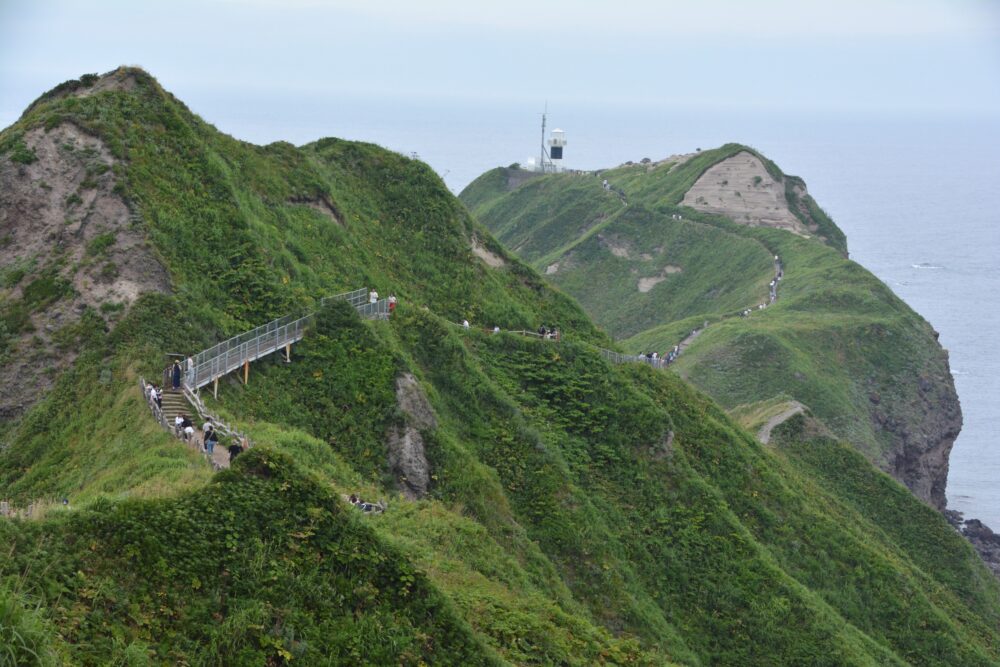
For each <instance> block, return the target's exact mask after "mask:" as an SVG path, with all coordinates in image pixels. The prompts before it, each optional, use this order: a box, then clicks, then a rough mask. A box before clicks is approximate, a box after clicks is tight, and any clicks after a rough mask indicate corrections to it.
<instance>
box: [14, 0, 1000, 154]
mask: <svg viewBox="0 0 1000 667" xmlns="http://www.w3.org/2000/svg"><path fill="white" fill-rule="evenodd" d="M120 64H130V65H139V66H141V67H144V68H145V69H147V70H148V71H149V72H151V73H152V74H153V75H154V76H156V77H157V78H158V79H159V80H160V82H161V83H162V84H163V85H164V86H165V87H166V88H167V89H168V90H170V91H171V92H173V93H174V94H176V95H177V96H178V97H179V98H181V99H182V100H184V101H185V102H187V103H188V104H189V106H191V108H192V109H194V110H195V111H196V112H198V113H200V114H201V115H203V116H204V117H205V118H206V120H208V121H210V122H212V123H214V124H215V125H217V126H218V127H219V128H220V129H222V130H224V131H227V132H230V133H232V134H235V135H236V136H238V137H240V138H243V139H247V140H251V141H256V142H266V141H272V140H275V139H279V138H284V139H288V140H291V141H293V142H296V143H303V142H305V141H308V140H311V139H315V138H318V137H320V136H324V135H331V134H332V135H336V136H347V137H349V138H365V139H368V140H372V141H377V142H379V143H383V144H384V145H390V146H401V145H407V141H408V140H409V138H410V135H406V134H405V133H406V132H407V131H408V130H413V131H414V132H416V130H414V129H413V127H408V125H410V126H414V127H415V124H416V123H418V122H419V123H421V124H422V129H426V125H427V124H428V123H429V122H438V123H442V124H444V125H445V126H446V127H447V125H448V124H449V123H453V122H454V123H455V124H456V125H457V124H459V123H460V122H467V121H460V119H459V118H458V116H459V114H465V115H468V113H467V112H465V111H463V110H464V109H468V108H471V107H474V106H475V105H480V107H483V105H486V106H488V107H489V108H491V109H494V110H495V109H497V108H502V109H505V110H507V109H512V110H518V111H516V112H518V113H519V112H520V111H519V110H530V114H533V116H532V117H534V116H537V112H538V111H540V110H541V107H542V105H543V104H545V103H546V102H548V104H549V105H550V108H555V109H559V110H562V111H563V112H570V111H573V113H575V114H576V117H577V118H579V117H580V114H581V113H582V111H583V110H598V109H600V110H610V111H607V113H618V114H624V113H628V112H629V111H633V110H643V111H644V112H646V113H647V115H648V114H649V113H650V112H654V113H655V112H656V111H657V110H660V109H662V110H665V111H669V112H671V113H677V112H679V111H681V110H686V111H688V112H691V113H699V112H701V111H705V112H710V113H723V114H725V113H728V114H729V115H730V119H736V118H737V117H738V116H739V115H740V114H748V113H757V114H761V113H770V112H779V113H785V114H789V113H791V114H796V113H797V114H799V115H807V114H814V115H815V114H826V115H827V116H830V115H833V116H838V117H845V118H846V117H852V116H868V117H872V116H881V117H883V118H886V117H888V118H896V117H900V118H901V117H904V116H907V117H921V116H925V117H938V118H953V119H954V118H957V119H962V118H975V117H992V118H1000V2H998V1H995V0H835V1H831V2H823V3H820V2H815V1H812V0H753V1H750V0H701V1H698V2H694V1H692V0H683V1H674V0H671V1H667V0H649V1H642V0H617V1H614V2H596V1H594V0H572V1H571V0H504V2H478V1H475V0H419V1H414V0H356V1H354V2H347V1H345V0H215V1H209V0H206V1H203V2H191V1H187V0H175V1H172V2H159V1H154V0H142V1H141V2H140V1H139V0H127V1H100V0H91V1H88V2H78V1H69V0H65V1H58V0H52V1H50V0H0V127H5V126H7V125H9V124H10V123H11V122H13V121H14V120H15V119H16V118H17V117H18V115H20V113H21V111H23V109H24V108H25V107H26V106H27V105H28V104H29V103H30V102H31V101H32V100H33V99H35V98H36V97H37V96H38V95H40V94H41V93H42V92H44V91H46V90H48V89H50V88H52V87H53V86H55V85H56V84H58V83H60V82H61V81H64V80H66V79H70V78H77V77H79V76H80V75H81V74H84V73H88V72H105V71H108V70H111V69H113V68H115V67H117V66H118V65H120ZM623 110H626V111H623ZM352 114H353V115H352ZM449 114H450V115H449ZM567 115H569V114H567ZM494 116H499V117H500V118H501V119H502V118H503V115H502V114H494ZM518 122H521V121H520V120H518ZM556 122H568V121H561V120H559V119H558V118H557V119H556ZM622 122H629V121H628V118H627V117H625V116H623V121H622ZM488 124H489V125H490V126H489V127H483V128H482V129H481V131H482V132H483V133H484V134H485V133H489V132H490V131H491V129H492V130H498V128H496V127H495V125H496V122H495V120H490V121H489V123H488ZM534 124H535V121H530V124H529V123H527V122H525V123H524V126H525V127H528V126H534ZM583 125H584V121H582V120H581V121H580V122H579V123H578V124H577V125H576V127H575V128H574V129H575V130H576V131H577V132H578V133H579V132H580V131H581V130H584V129H586V128H585V127H583ZM457 134H458V133H456V136H457ZM526 134H527V133H526ZM576 136H579V134H577V135H576ZM737 138H738V137H737ZM464 140H465V141H466V142H469V143H471V142H474V138H473V137H469V136H466V137H465V139H464ZM439 143H440V142H439V141H437V140H436V139H435V140H433V141H432V140H430V139H428V140H427V141H425V145H427V144H439ZM531 145H532V144H531V143H529V142H526V144H525V146H526V148H529V147H530V146H531ZM575 145H577V146H579V145H580V144H579V143H577V144H575ZM421 148H422V150H425V151H429V150H430V149H429V148H426V149H425V148H424V147H423V146H421ZM447 148H448V147H445V146H440V149H441V150H445V149H447ZM452 150H454V151H457V150H459V148H457V147H452ZM462 150H465V149H464V148H463V149H462ZM521 153H522V151H521V150H520V149H518V150H517V151H516V152H515V154H514V155H515V157H521ZM442 160H443V156H442V157H441V158H438V162H439V164H443V165H446V166H447V162H446V161H442ZM442 171H443V167H442Z"/></svg>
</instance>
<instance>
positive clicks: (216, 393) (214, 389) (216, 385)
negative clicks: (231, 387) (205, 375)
mask: <svg viewBox="0 0 1000 667" xmlns="http://www.w3.org/2000/svg"><path fill="white" fill-rule="evenodd" d="M212 398H214V399H216V400H218V399H219V378H218V376H216V378H215V380H213V381H212Z"/></svg>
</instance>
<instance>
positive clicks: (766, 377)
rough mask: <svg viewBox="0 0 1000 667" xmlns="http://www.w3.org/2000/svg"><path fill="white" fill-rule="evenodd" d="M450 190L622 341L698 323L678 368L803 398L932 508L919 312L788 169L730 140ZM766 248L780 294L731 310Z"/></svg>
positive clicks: (729, 401)
mask: <svg viewBox="0 0 1000 667" xmlns="http://www.w3.org/2000/svg"><path fill="white" fill-rule="evenodd" d="M605 179H606V180H607V181H608V182H609V184H610V186H611V190H610V191H607V190H605V189H604V188H603V187H602V182H603V180H605ZM461 199H462V200H463V201H464V202H465V203H466V204H467V205H469V207H470V209H471V210H472V211H473V212H474V213H475V215H476V216H477V217H478V218H479V219H480V220H481V221H482V222H483V223H484V224H485V225H486V226H487V227H488V228H489V229H490V230H491V231H493V232H494V233H495V234H496V235H497V237H498V238H499V239H500V240H501V241H502V242H503V243H504V244H506V245H507V246H508V247H509V248H511V249H512V250H513V251H514V252H516V253H518V254H519V255H520V256H521V257H522V258H523V259H525V260H526V261H528V262H530V263H532V264H533V265H534V266H535V268H536V269H538V270H539V271H542V272H544V273H545V274H546V277H547V278H548V279H549V280H551V281H552V282H553V283H555V284H556V285H558V286H560V287H561V288H562V289H564V290H565V291H566V292H567V293H568V294H570V295H572V296H574V297H576V298H577V299H578V300H579V301H580V304H581V305H582V306H583V307H584V308H585V309H586V310H587V311H588V312H589V313H590V314H591V316H592V317H594V320H595V321H596V322H597V323H598V324H600V325H601V326H602V327H604V328H605V329H606V330H608V331H610V332H611V333H612V334H614V336H615V337H616V338H618V339H619V340H620V341H621V344H622V345H623V347H625V348H626V349H628V350H630V351H633V352H647V351H652V350H656V351H659V352H663V351H664V350H668V349H670V348H671V347H672V346H674V345H675V344H677V343H678V342H679V341H681V340H682V339H683V338H684V337H685V336H686V335H687V334H688V333H690V332H691V331H692V330H694V329H696V328H701V327H703V325H704V324H705V323H706V322H707V323H709V326H708V328H707V329H706V330H705V332H704V333H703V334H702V335H700V336H698V337H697V338H696V339H694V340H693V341H692V343H691V346H690V347H689V348H688V349H687V350H686V351H685V353H684V354H683V355H682V356H681V358H680V360H679V361H678V363H677V366H676V368H677V369H678V372H679V373H680V374H681V375H682V376H683V377H685V378H687V379H689V380H691V381H692V382H693V383H694V384H695V385H696V386H698V387H699V388H701V389H703V390H705V391H707V392H708V393H709V394H710V395H711V396H712V397H713V398H715V399H716V400H717V401H719V403H720V404H722V405H723V407H725V408H727V409H729V410H737V411H742V412H753V408H752V406H753V405H755V404H758V403H761V402H767V401H773V400H776V399H781V400H797V401H799V402H801V403H804V404H805V405H807V406H808V407H809V408H810V409H811V410H812V412H813V414H814V415H815V416H816V417H818V418H820V419H822V420H823V422H824V423H825V424H826V425H827V426H828V427H829V428H830V429H831V430H832V432H833V433H835V434H836V435H837V436H839V437H840V438H842V439H844V440H846V441H848V442H850V443H851V444H853V445H854V446H855V447H857V448H858V449H859V450H860V451H862V452H863V453H864V454H865V455H866V456H868V457H869V459H871V460H872V461H874V462H875V463H876V464H878V465H879V466H880V467H882V468H883V469H884V470H886V471H888V472H890V473H891V474H892V475H894V476H895V477H896V478H897V479H899V480H900V481H902V482H904V483H905V484H906V485H907V486H909V487H910V488H911V490H913V491H914V493H916V494H917V495H918V496H919V497H921V498H923V499H925V500H927V501H928V502H931V503H932V504H934V505H935V506H937V507H939V508H943V507H944V504H945V497H944V490H945V483H946V480H947V458H948V453H949V452H950V450H951V445H952V443H953V441H954V439H955V437H956V436H957V435H958V431H959V429H960V427H961V412H960V409H959V406H958V399H957V396H956V394H955V391H954V385H953V382H952V378H951V375H950V372H949V369H948V362H947V355H946V353H945V352H944V351H943V350H942V349H941V348H940V346H939V345H938V344H937V341H936V334H935V332H934V331H933V330H932V329H931V327H930V326H929V325H928V324H927V323H926V322H925V321H924V320H923V319H921V318H920V316H919V315H917V314H916V313H914V312H913V311H912V310H911V309H910V308H909V307H907V306H906V304H905V303H903V302H902V301H901V300H900V299H898V298H897V297H896V296H895V295H894V294H893V293H892V292H891V291H890V290H889V289H888V288H887V287H886V286H885V285H884V284H882V283H881V282H880V281H879V280H878V279H876V278H875V277H874V276H872V275H871V274H870V273H868V272H867V271H866V270H864V269H863V268H862V267H861V266H859V265H857V264H855V263H854V262H851V261H850V260H848V259H847V258H846V257H845V256H844V253H845V252H846V241H845V239H844V236H843V234H842V233H841V232H840V230H839V229H837V227H836V226H835V225H834V224H833V222H832V221H831V220H830V219H829V218H828V217H827V216H826V215H825V214H824V213H823V211H822V210H821V209H820V208H819V207H818V206H817V205H816V203H815V202H814V201H813V200H812V198H811V197H809V195H808V194H807V193H806V192H805V186H804V183H803V182H802V180H801V179H798V178H796V177H792V176H786V175H784V174H783V173H782V172H781V171H780V170H779V169H778V167H777V166H776V165H774V164H773V163H772V162H770V161H769V160H767V159H766V158H763V157H761V156H759V155H758V154H757V153H755V152H754V151H752V150H751V149H748V148H746V147H744V146H740V145H738V144H728V145H726V146H723V147H722V148H719V149H715V150H711V151H704V152H701V153H698V154H695V155H691V156H680V157H679V158H673V159H668V160H665V161H663V162H660V163H650V164H639V165H625V166H622V167H619V168H616V169H610V170H605V171H602V172H599V173H586V174H556V175H545V176H543V177H536V178H529V179H525V178H523V177H520V176H519V172H518V171H516V170H511V169H497V170H494V171H492V172H489V173H487V174H484V175H483V176H482V177H480V178H479V179H477V180H476V181H475V182H473V183H472V184H471V185H469V187H468V188H467V189H466V190H465V191H464V192H463V193H462V194H461ZM775 255H780V257H781V260H782V263H783V265H784V267H785V276H784V279H783V280H782V281H781V282H780V285H779V294H780V299H779V300H778V301H777V302H776V303H775V304H772V305H771V306H770V307H768V308H767V309H766V310H765V311H755V312H754V314H753V315H752V316H751V317H749V318H741V317H738V316H736V315H737V313H739V312H740V311H741V310H743V309H744V308H747V307H755V306H756V305H758V304H760V303H762V302H764V301H766V300H767V295H768V289H769V288H768V284H769V282H770V281H771V280H772V279H773V278H774V262H773V258H774V256H775Z"/></svg>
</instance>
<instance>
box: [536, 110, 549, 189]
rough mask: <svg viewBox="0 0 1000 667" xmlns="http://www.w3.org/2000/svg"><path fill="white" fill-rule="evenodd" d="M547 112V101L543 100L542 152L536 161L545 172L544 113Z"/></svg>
mask: <svg viewBox="0 0 1000 667" xmlns="http://www.w3.org/2000/svg"><path fill="white" fill-rule="evenodd" d="M548 112H549V103H548V101H547V100H546V102H545V111H543V112H542V143H541V146H542V153H541V156H540V160H539V162H538V168H539V170H540V171H541V172H542V173H545V158H546V157H548V153H547V152H546V150H545V115H546V114H547V113H548Z"/></svg>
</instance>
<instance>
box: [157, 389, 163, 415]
mask: <svg viewBox="0 0 1000 667" xmlns="http://www.w3.org/2000/svg"><path fill="white" fill-rule="evenodd" d="M156 407H158V408H160V409H161V410H162V409H163V387H157V388H156Z"/></svg>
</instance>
